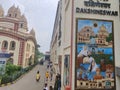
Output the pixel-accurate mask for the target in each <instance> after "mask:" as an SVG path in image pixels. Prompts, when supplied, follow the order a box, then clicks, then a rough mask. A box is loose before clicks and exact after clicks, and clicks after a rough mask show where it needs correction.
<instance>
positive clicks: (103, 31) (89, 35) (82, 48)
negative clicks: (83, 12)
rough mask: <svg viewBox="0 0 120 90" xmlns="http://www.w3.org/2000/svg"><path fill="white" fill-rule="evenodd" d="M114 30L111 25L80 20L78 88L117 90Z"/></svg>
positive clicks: (77, 43)
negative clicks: (114, 89)
mask: <svg viewBox="0 0 120 90" xmlns="http://www.w3.org/2000/svg"><path fill="white" fill-rule="evenodd" d="M112 29H113V22H112V21H105V20H89V19H78V20H77V38H76V53H77V54H76V55H77V56H76V86H77V88H82V89H92V90H93V89H113V88H115V81H114V80H115V79H114V78H115V75H114V53H113V41H114V40H113V30H112Z"/></svg>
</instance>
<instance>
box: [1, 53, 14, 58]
mask: <svg viewBox="0 0 120 90" xmlns="http://www.w3.org/2000/svg"><path fill="white" fill-rule="evenodd" d="M11 56H12V54H9V53H0V58H9V57H11Z"/></svg>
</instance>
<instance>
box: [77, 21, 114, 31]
mask: <svg viewBox="0 0 120 90" xmlns="http://www.w3.org/2000/svg"><path fill="white" fill-rule="evenodd" d="M95 23H96V24H97V27H94V24H95ZM102 25H104V26H105V28H106V30H107V31H108V32H109V33H111V32H112V22H111V21H102V20H78V31H80V30H81V29H83V28H84V27H85V26H90V27H92V29H93V31H94V33H98V31H99V30H100V27H101V26H102Z"/></svg>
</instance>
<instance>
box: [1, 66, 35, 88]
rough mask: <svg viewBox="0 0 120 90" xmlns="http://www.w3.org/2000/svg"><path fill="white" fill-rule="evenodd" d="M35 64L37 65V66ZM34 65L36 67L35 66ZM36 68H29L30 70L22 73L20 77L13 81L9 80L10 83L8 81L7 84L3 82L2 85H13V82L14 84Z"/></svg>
mask: <svg viewBox="0 0 120 90" xmlns="http://www.w3.org/2000/svg"><path fill="white" fill-rule="evenodd" d="M36 66H37V65H36ZM36 66H35V67H36ZM35 67H34V68H35ZM34 68H32V69H31V70H29V71H28V72H26V73H24V74H23V75H21V76H20V77H19V78H18V79H16V80H15V81H12V82H9V83H6V84H1V85H0V87H4V86H8V85H11V84H14V83H16V82H17V81H18V80H20V79H21V78H23V76H24V75H26V74H28V73H29V72H30V71H32V70H33V69H34Z"/></svg>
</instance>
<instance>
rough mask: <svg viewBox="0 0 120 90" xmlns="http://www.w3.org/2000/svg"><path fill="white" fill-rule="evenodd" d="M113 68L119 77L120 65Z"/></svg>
mask: <svg viewBox="0 0 120 90" xmlns="http://www.w3.org/2000/svg"><path fill="white" fill-rule="evenodd" d="M115 69H116V75H117V76H119V77H120V67H118V66H117V67H115Z"/></svg>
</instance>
